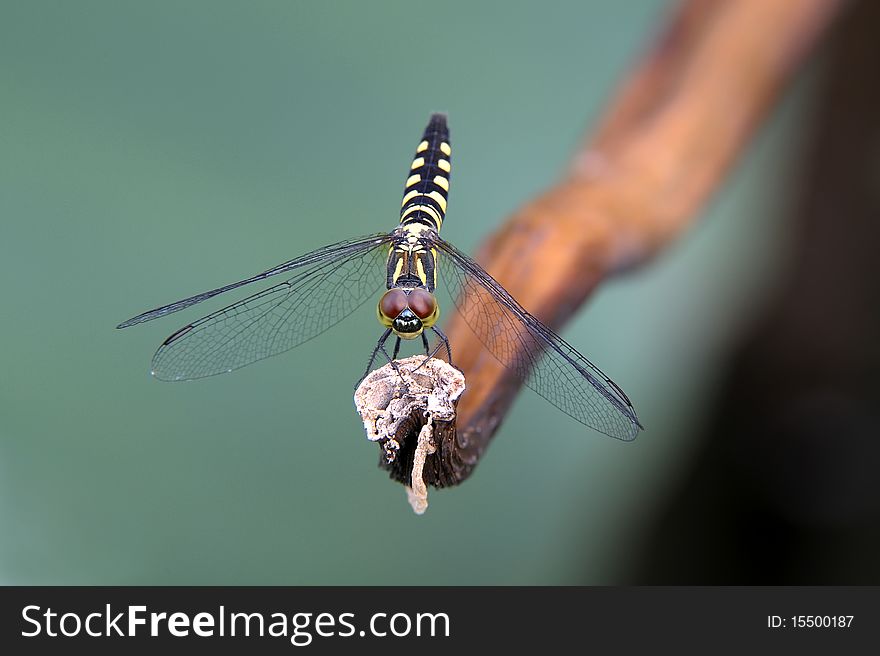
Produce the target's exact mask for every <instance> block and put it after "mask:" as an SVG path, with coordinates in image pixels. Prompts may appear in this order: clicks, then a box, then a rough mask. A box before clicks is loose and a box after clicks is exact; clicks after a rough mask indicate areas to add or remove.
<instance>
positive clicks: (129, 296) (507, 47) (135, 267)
mask: <svg viewBox="0 0 880 656" xmlns="http://www.w3.org/2000/svg"><path fill="white" fill-rule="evenodd" d="M666 5H667V3H666V2H663V1H661V0H653V1H650V2H626V3H624V2H598V1H596V2H581V1H571V2H558V3H554V5H553V8H552V11H549V10H548V9H547V8H546V7H545V6H544V5H543V4H542V3H529V4H522V5H521V4H519V3H472V2H466V1H464V0H461V1H454V2H446V3H442V4H440V5H438V4H437V3H425V2H414V1H408V2H382V3H362V2H333V3H329V2H328V3H318V2H308V3H307V2H253V3H250V2H249V3H243V2H241V3H235V2H187V3H176V2H175V3H161V2H151V3H145V2H76V3H65V2H26V3H25V2H20V3H12V2H4V3H2V4H0V95H2V107H3V110H2V114H3V118H2V121H0V213H2V218H0V276H2V280H3V296H4V299H3V310H2V320H0V337H2V344H3V349H2V353H0V369H2V371H0V582H2V583H5V584H76V583H80V584H568V583H590V584H594V583H616V582H620V581H624V580H627V577H628V572H629V571H630V570H629V568H630V565H631V558H632V556H633V549H634V546H635V545H637V544H638V543H639V540H640V538H641V535H642V533H643V531H644V530H645V518H646V517H647V516H649V515H650V514H651V513H652V511H653V510H654V509H655V508H656V507H657V505H658V504H660V503H662V502H664V500H666V499H667V498H668V497H669V496H670V494H671V491H672V490H673V489H674V487H675V485H676V481H677V477H678V476H679V474H680V472H681V471H682V469H683V468H684V467H686V465H687V463H688V462H689V459H690V457H691V454H692V452H693V450H694V449H695V444H693V440H692V438H690V437H689V435H691V434H692V433H691V432H690V431H689V428H690V427H692V426H694V425H695V424H699V422H700V421H701V419H702V417H703V413H702V407H703V404H704V402H705V400H706V398H707V397H708V395H710V393H711V389H712V384H713V381H714V379H713V371H714V370H715V363H716V362H717V360H718V358H719V357H720V356H719V354H720V353H721V352H723V350H724V348H725V347H726V345H727V343H728V342H729V340H730V339H731V336H732V335H734V334H735V332H736V330H737V329H738V327H739V326H740V325H741V324H742V322H743V321H745V318H747V317H748V316H750V314H751V313H753V312H754V311H755V310H756V308H759V307H761V305H762V303H764V302H766V299H767V296H768V293H769V291H770V290H771V289H772V286H773V283H772V281H773V279H774V278H773V274H774V272H775V265H774V264H773V262H774V261H776V259H777V258H775V256H774V254H775V252H776V248H777V246H778V244H779V239H778V235H779V231H780V230H781V225H780V221H779V219H778V218H777V215H778V210H779V204H780V198H781V197H782V196H781V190H782V189H783V188H784V186H785V181H786V176H787V175H788V171H789V167H790V163H791V161H792V159H793V158H794V157H795V155H796V152H795V151H793V150H792V148H791V135H792V134H793V133H794V131H795V130H796V129H797V126H798V125H799V122H800V121H802V120H803V115H804V114H805V111H804V109H803V106H804V104H805V103H804V99H805V98H807V97H808V96H809V93H810V88H809V86H810V85H809V80H808V79H807V80H806V81H802V82H801V84H799V85H798V87H797V88H795V89H794V90H793V92H792V93H790V94H788V95H787V97H786V99H785V101H784V103H783V105H782V106H781V107H780V108H779V110H778V111H777V112H776V113H775V114H774V115H773V118H772V120H771V121H770V123H769V124H768V125H767V126H765V128H764V129H763V130H762V132H761V133H760V137H759V140H758V141H757V142H756V143H755V144H753V146H752V147H751V148H750V149H749V151H748V153H747V156H746V157H745V158H744V160H743V161H741V162H740V164H739V166H738V168H737V170H736V172H735V174H734V175H733V176H732V178H731V180H730V182H729V184H727V185H726V186H725V187H724V189H723V191H722V192H721V194H720V195H719V196H717V197H716V198H715V199H714V201H713V203H712V205H711V207H710V208H709V209H708V210H707V211H706V212H705V215H704V216H703V217H702V218H701V220H700V221H699V223H698V225H697V228H696V229H694V230H693V231H692V232H691V233H690V234H688V235H686V236H685V237H684V238H683V239H682V240H680V242H679V243H678V244H677V245H676V246H675V247H674V248H672V249H671V250H670V251H669V252H668V253H666V254H665V255H664V256H663V257H662V258H661V259H660V260H658V261H657V262H656V263H654V264H653V265H652V266H650V267H647V268H645V269H643V270H641V271H639V272H637V273H635V274H631V275H629V276H626V277H623V278H620V279H618V280H616V281H613V282H611V283H609V284H607V285H606V286H604V287H603V288H602V289H601V292H600V293H599V294H598V295H596V296H595V297H594V299H593V300H592V301H591V303H590V304H589V305H588V306H587V308H586V309H585V310H584V311H583V312H581V313H580V314H579V315H578V317H577V318H576V320H575V321H573V322H572V323H571V324H570V325H569V326H568V327H567V329H566V331H565V332H564V335H565V337H566V338H567V339H568V340H569V341H570V342H571V343H573V344H574V345H576V346H578V347H579V348H580V349H581V350H582V351H583V352H584V353H585V354H587V355H588V356H589V357H591V358H592V359H593V360H595V361H596V362H597V363H598V364H599V365H600V366H601V367H602V368H603V369H604V370H605V371H607V372H609V373H610V374H611V375H612V377H613V378H614V379H615V380H616V381H617V382H618V383H620V385H621V386H622V387H623V388H624V389H626V391H627V393H628V394H629V396H630V397H631V398H632V399H633V401H634V403H635V405H636V407H637V409H638V410H639V414H640V416H641V418H642V421H643V423H644V424H645V426H647V428H648V430H647V431H646V432H645V433H643V434H642V436H641V437H640V438H639V439H638V440H637V441H636V442H635V443H632V444H622V443H618V442H615V441H614V440H609V439H607V438H603V437H601V436H600V435H598V434H597V433H594V432H591V431H587V430H585V429H583V428H582V427H581V426H580V425H578V424H576V423H575V422H573V421H571V420H570V419H569V418H568V417H566V416H565V415H564V414H562V413H560V412H557V411H556V410H555V409H554V408H553V407H552V406H550V405H549V404H546V403H545V402H543V401H542V400H541V399H540V398H539V397H537V396H535V395H533V394H531V393H530V392H525V393H524V394H523V395H522V396H521V397H520V398H519V400H518V401H517V403H516V405H515V407H514V409H513V411H512V412H511V414H510V415H509V416H508V418H507V421H506V423H505V425H504V426H503V427H502V429H501V430H500V431H499V432H498V434H497V436H496V438H495V440H494V442H493V444H492V446H491V448H490V449H489V451H488V453H487V454H486V456H485V458H484V459H483V461H482V463H481V464H480V466H479V467H478V469H477V470H476V472H475V474H474V475H473V476H472V477H471V478H470V479H469V480H468V481H466V482H465V484H463V485H462V486H460V487H458V488H454V489H449V490H440V491H436V490H432V491H431V495H430V508H429V509H428V512H427V513H426V514H425V515H424V516H421V517H417V516H415V515H413V513H412V512H411V510H410V508H409V506H408V505H407V503H406V500H405V495H404V490H403V488H402V487H401V486H400V485H398V484H395V483H392V482H391V481H389V480H388V478H387V475H386V474H385V473H384V472H382V471H381V470H379V469H378V468H377V465H376V463H377V460H378V449H377V448H376V446H375V445H374V444H372V443H369V442H368V441H367V440H366V439H365V437H364V434H363V430H362V427H361V424H360V421H359V418H358V417H357V415H356V414H355V412H354V409H353V404H352V400H351V396H352V390H353V385H354V383H355V381H356V380H357V378H358V376H359V375H360V373H361V371H362V367H363V366H364V363H365V360H366V357H367V356H368V354H369V351H370V349H371V348H372V346H373V344H374V343H375V339H376V338H377V336H378V334H379V326H378V324H377V323H376V322H375V319H374V317H373V316H372V308H371V307H367V308H363V309H362V310H363V311H362V312H359V313H358V315H357V316H355V317H352V318H351V319H350V321H349V322H348V323H347V324H346V325H345V326H344V327H340V328H338V329H335V330H333V331H331V332H329V333H327V334H325V335H324V336H322V337H321V338H319V339H318V340H315V341H313V342H310V343H309V344H308V345H307V346H306V347H303V348H301V349H298V350H296V351H293V352H290V353H288V354H285V355H282V356H280V357H277V358H273V359H271V360H268V361H265V362H262V363H260V364H257V365H254V366H252V367H248V368H246V369H243V370H241V371H239V372H236V373H235V374H233V375H230V376H220V377H217V378H213V379H208V380H204V381H200V382H196V383H188V384H163V383H159V382H157V381H154V380H151V378H150V377H149V375H148V365H149V361H150V357H151V355H152V353H153V351H154V349H155V348H156V347H157V346H158V344H159V343H160V342H161V341H162V339H164V338H165V337H166V336H167V335H168V334H170V333H171V332H172V331H173V330H175V329H176V328H178V327H179V326H180V325H183V324H184V323H186V322H187V321H190V320H192V319H194V318H196V317H198V316H201V314H202V311H201V310H202V309H203V308H201V307H200V308H198V309H194V310H190V311H188V312H186V313H182V314H180V315H176V316H174V317H173V318H169V319H167V320H165V321H161V322H155V323H150V324H145V325H143V326H138V327H136V328H132V329H130V330H127V331H116V330H114V326H115V325H116V324H117V323H118V322H119V321H121V320H123V319H125V318H127V317H129V316H131V315H133V314H136V313H138V312H140V311H142V310H145V309H148V308H151V307H155V306H156V305H160V304H163V303H167V302H170V301H172V300H175V299H177V298H180V297H183V296H186V295H189V294H191V293H195V292H199V291H202V290H204V289H209V288H212V287H215V286H217V285H219V284H222V283H226V282H230V281H232V280H236V279H238V278H241V277H244V276H246V275H249V274H252V273H254V272H257V271H261V270H263V269H265V268H267V267H269V266H271V265H274V264H276V263H278V262H281V261H284V260H287V259H289V258H292V257H294V256H296V255H298V254H300V253H303V252H305V251H307V250H310V249H312V248H315V247H319V246H322V245H324V244H327V243H330V242H334V241H337V240H340V239H344V238H346V237H349V236H353V235H358V234H364V233H370V232H374V231H377V230H384V229H390V228H392V227H393V226H394V223H395V222H396V220H397V211H398V207H399V199H400V196H401V192H402V188H403V181H404V174H405V173H406V170H407V166H408V164H409V161H410V157H411V155H412V152H413V148H414V147H415V145H416V143H417V140H418V137H419V136H420V134H421V130H422V129H423V127H424V124H425V122H426V120H427V118H428V115H429V113H430V112H431V111H436V110H442V111H447V112H449V114H450V126H451V131H452V141H453V147H454V149H455V171H454V175H453V181H452V194H451V202H450V208H449V216H448V220H447V222H446V223H445V225H444V234H445V236H446V237H447V238H448V239H450V240H451V241H453V242H454V243H456V244H457V245H459V246H460V247H462V248H463V249H465V250H468V251H472V250H473V248H474V247H475V246H476V245H477V244H478V243H479V241H480V240H481V239H482V238H483V237H484V236H485V235H487V234H488V233H489V232H490V231H491V230H492V229H493V228H495V227H496V226H497V225H498V224H499V223H500V221H501V220H502V219H503V217H504V216H506V215H507V214H508V213H509V212H510V211H511V210H513V209H514V208H516V207H517V206H518V205H520V204H521V203H522V202H524V201H525V200H527V199H529V198H530V197H532V196H533V195H534V194H536V193H537V192H539V191H540V190H541V189H543V188H544V187H546V186H547V185H548V184H550V183H551V182H553V181H554V180H556V179H557V177H558V176H559V174H560V173H561V171H563V170H564V167H565V166H566V164H567V161H568V158H569V156H570V155H571V154H572V152H573V149H574V147H575V145H576V143H577V142H578V139H580V138H581V137H582V135H583V134H584V132H585V130H586V129H587V127H588V125H589V121H590V120H592V119H595V118H596V117H597V116H598V114H599V112H600V111H601V109H602V107H603V103H604V102H605V100H606V99H607V98H608V96H609V94H610V93H611V92H612V90H613V88H614V85H615V81H616V80H618V79H620V77H621V76H622V75H623V74H624V73H625V72H626V70H627V68H628V66H629V65H630V64H631V62H632V61H633V60H634V58H635V57H636V56H637V54H638V53H639V52H640V51H641V50H642V48H643V47H644V44H645V43H646V42H647V40H648V39H649V38H650V37H651V35H652V34H653V33H654V32H655V31H656V30H658V29H659V28H660V26H661V25H662V21H663V20H664V18H665V16H666ZM230 300H234V299H230ZM219 306H220V304H219V303H214V304H212V305H210V307H205V308H204V310H205V312H207V311H210V310H213V309H216V308H217V307H219ZM307 381H309V382H308V384H307ZM536 441H540V442H541V444H540V448H536ZM548 442H549V443H548Z"/></svg>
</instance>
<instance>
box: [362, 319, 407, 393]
mask: <svg viewBox="0 0 880 656" xmlns="http://www.w3.org/2000/svg"><path fill="white" fill-rule="evenodd" d="M390 336H391V328H388V329H387V330H386V331H385V332H384V333H382V336H381V337H380V338H379V341H378V342H376V348H374V349H373V353H372V355H370V361H369V362H368V363H367V369H366V371H364V375H363V376H361V378H360V380H359V381H358V382H357V385H355V387H357V386H358V385H360V384H361V383H362V382H364V378H366V377H367V374H369V373H370V369H372V368H373V363H374V362H375V361H376V356H377V355H379V351H382V353H384V354H385V357H386V358H388V361H389V362H391V364H392V365H394V360H393V359H392V358H391V357H390V356H389V355H388V352H387V351H386V350H385V342H387V341H388V338H389V337H390ZM397 343H398V345H399V344H400V339H399V338H398V340H397ZM394 369H395V370H397V366H396V365H395V367H394Z"/></svg>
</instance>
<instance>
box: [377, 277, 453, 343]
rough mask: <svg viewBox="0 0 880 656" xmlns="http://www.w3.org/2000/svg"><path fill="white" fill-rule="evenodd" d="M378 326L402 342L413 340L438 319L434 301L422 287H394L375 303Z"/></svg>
mask: <svg viewBox="0 0 880 656" xmlns="http://www.w3.org/2000/svg"><path fill="white" fill-rule="evenodd" d="M376 311H377V314H378V316H379V322H380V323H381V324H382V325H383V326H385V327H386V328H391V330H393V331H394V334H395V335H397V336H398V337H401V338H403V339H415V338H416V337H418V336H419V335H421V334H422V331H423V330H424V329H425V328H430V327H431V326H433V325H434V324H435V323H436V322H437V319H438V318H439V317H440V306H439V305H438V304H437V299H436V297H435V296H434V294H432V293H431V292H429V291H428V290H427V289H425V288H424V287H394V288H392V289H389V290H388V291H387V292H385V293H384V294H383V295H382V298H380V299H379V304H378V306H377V307H376Z"/></svg>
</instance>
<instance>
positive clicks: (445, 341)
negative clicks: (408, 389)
mask: <svg viewBox="0 0 880 656" xmlns="http://www.w3.org/2000/svg"><path fill="white" fill-rule="evenodd" d="M431 330H433V331H434V334H435V335H437V337H439V338H440V341H439V342H438V343H437V348H435V349H434V353H436V352H437V351H439V350H440V344H443V346H445V347H446V358H447V361H448V362H449V364H452V349H451V348H450V347H449V338H448V337H447V336H446V335H444V334H443V331H442V330H440V329H439V328H436V327H434V326H431ZM434 353H432V354H431V355H432V356H433V355H434Z"/></svg>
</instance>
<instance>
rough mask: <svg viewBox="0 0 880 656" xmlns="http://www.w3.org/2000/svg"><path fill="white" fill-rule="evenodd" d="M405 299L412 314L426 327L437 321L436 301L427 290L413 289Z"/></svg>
mask: <svg viewBox="0 0 880 656" xmlns="http://www.w3.org/2000/svg"><path fill="white" fill-rule="evenodd" d="M406 299H407V302H408V304H409V309H410V310H412V311H413V314H415V315H416V316H417V317H418V318H419V319H421V320H422V321H424V322H426V323H427V325H431V324H432V323H433V322H434V320H436V319H437V314H438V309H437V299H436V298H434V295H433V294H432V293H431V292H429V291H428V290H427V289H420V288H416V289H413V290H412V291H411V292H410V293H409V296H407V297H406Z"/></svg>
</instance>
